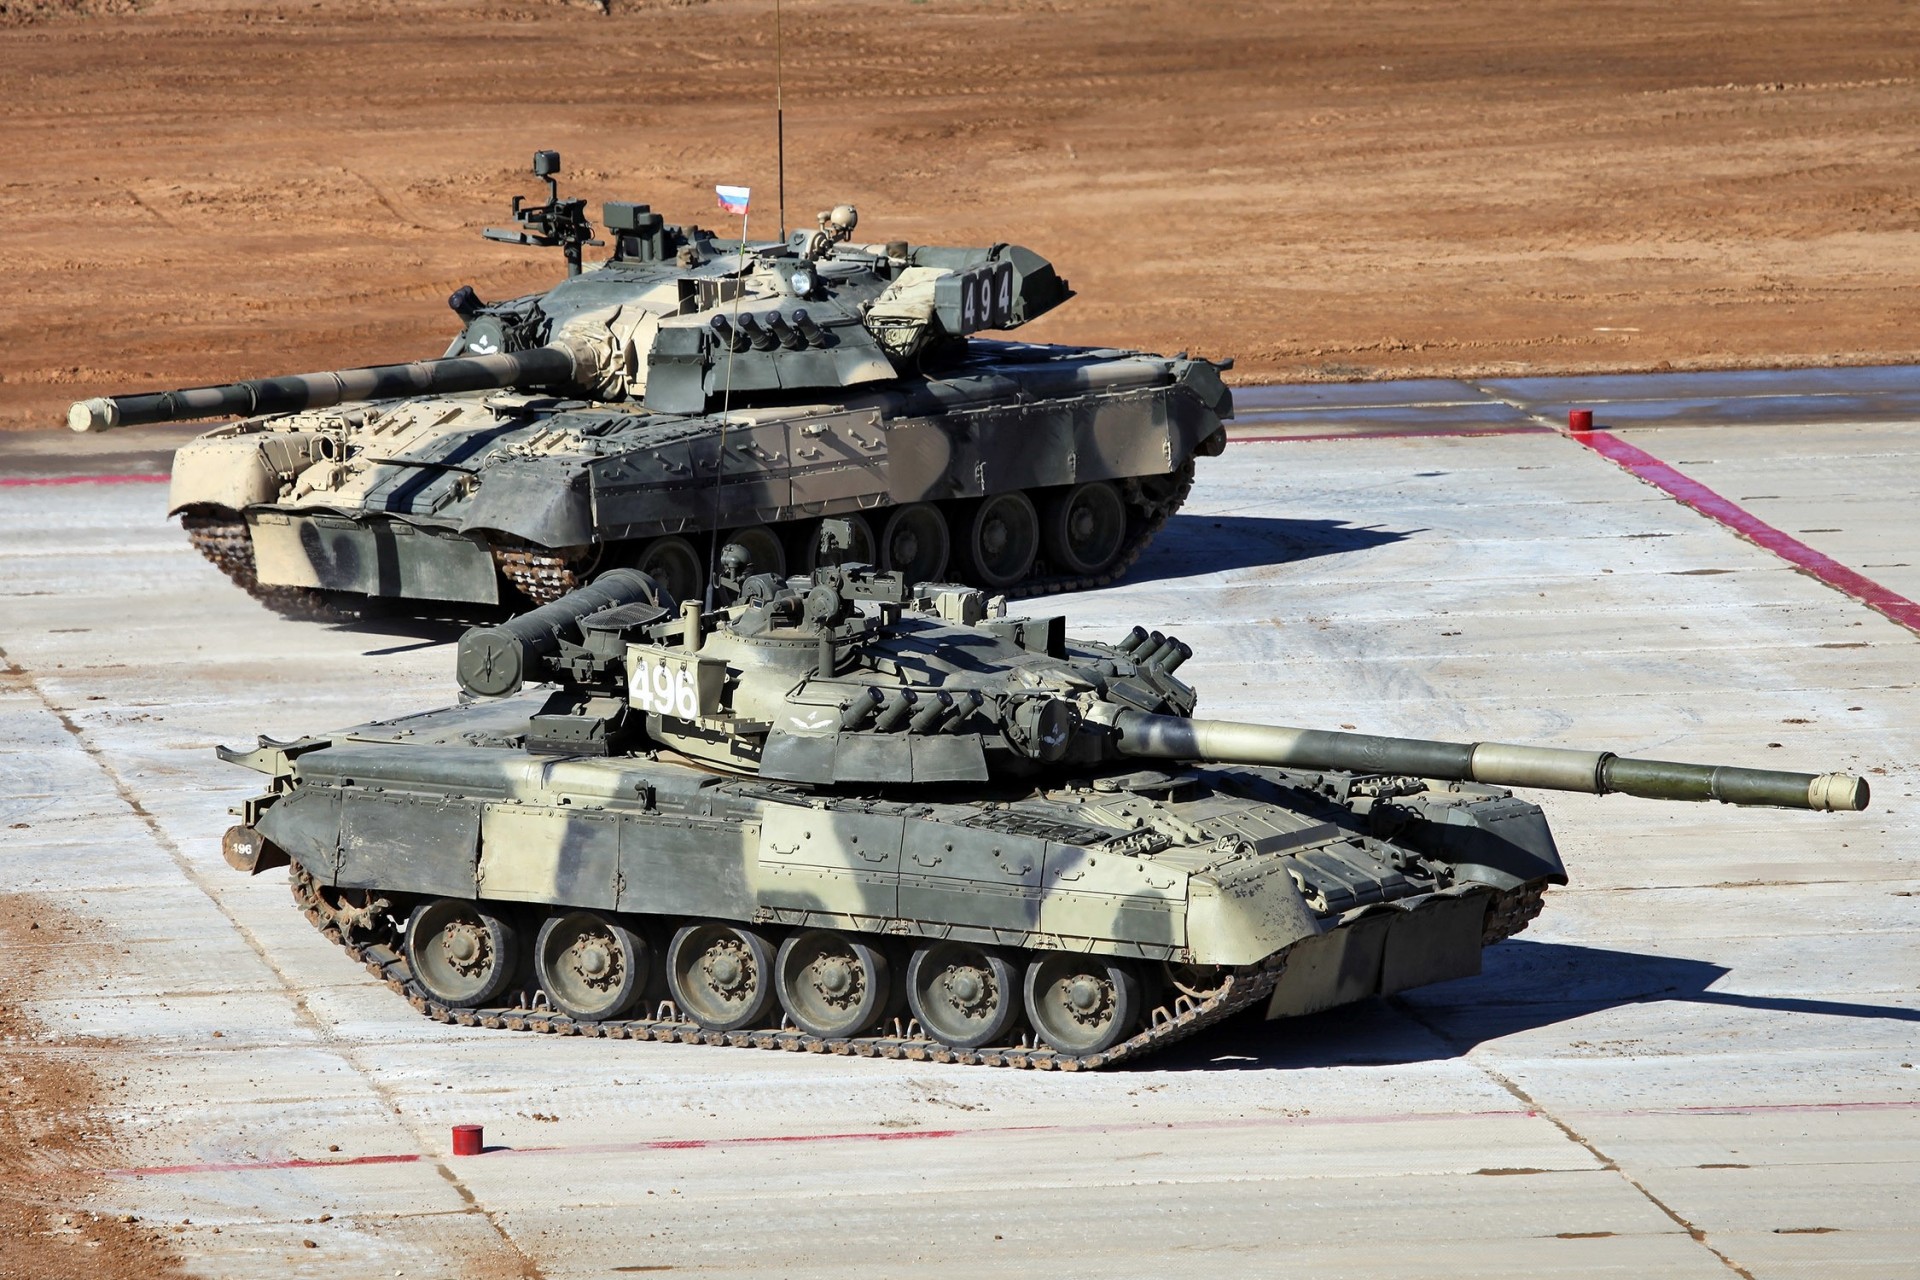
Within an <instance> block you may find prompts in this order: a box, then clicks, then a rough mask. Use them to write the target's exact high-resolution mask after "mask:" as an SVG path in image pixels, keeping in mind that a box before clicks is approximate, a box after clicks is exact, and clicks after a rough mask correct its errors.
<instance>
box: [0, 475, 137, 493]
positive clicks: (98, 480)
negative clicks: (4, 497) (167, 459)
mask: <svg viewBox="0 0 1920 1280" xmlns="http://www.w3.org/2000/svg"><path fill="white" fill-rule="evenodd" d="M170 478H171V477H169V476H164V475H147V474H140V475H117V476H116V475H105V476H5V477H0V488H9V489H10V488H16V487H17V488H24V487H26V486H28V485H44V484H158V483H160V482H161V481H163V480H167V479H170Z"/></svg>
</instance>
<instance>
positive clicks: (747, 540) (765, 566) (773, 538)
mask: <svg viewBox="0 0 1920 1280" xmlns="http://www.w3.org/2000/svg"><path fill="white" fill-rule="evenodd" d="M729 542H737V543H739V544H740V545H741V546H743V547H745V548H746V549H747V554H748V555H749V556H751V557H753V571H754V572H755V573H771V574H775V575H777V576H779V577H782V578H784V577H786V576H787V548H786V544H785V543H783V542H781V541H780V535H779V534H777V533H775V532H774V531H773V530H771V529H769V528H768V527H767V526H766V525H763V524H756V525H753V526H751V527H750V528H746V529H735V530H734V531H733V532H732V533H723V534H721V535H720V545H721V546H723V547H724V546H726V545H727V544H728V543H729ZM676 598H678V597H676Z"/></svg>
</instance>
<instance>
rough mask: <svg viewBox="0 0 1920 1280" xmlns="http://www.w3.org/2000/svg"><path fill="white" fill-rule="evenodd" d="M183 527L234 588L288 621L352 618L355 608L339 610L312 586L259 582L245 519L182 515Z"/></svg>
mask: <svg viewBox="0 0 1920 1280" xmlns="http://www.w3.org/2000/svg"><path fill="white" fill-rule="evenodd" d="M180 527H181V528H182V529H185V530H186V531H187V538H188V539H189V540H190V541H191V542H192V543H193V549H194V550H195V551H198V552H199V553H200V554H201V555H203V556H205V557H206V558H207V559H208V560H210V561H211V562H212V563H213V566H214V567H215V568H217V569H218V570H220V572H222V573H224V574H226V575H227V576H228V577H229V578H231V579H233V582H234V585H235V586H237V587H239V588H240V589H241V590H243V591H245V592H246V593H247V594H248V595H250V596H252V597H253V598H254V599H255V600H258V601H259V602H260V603H261V604H264V605H266V606H267V608H269V609H272V610H273V611H274V612H276V613H280V614H283V615H285V616H286V617H289V618H302V619H314V620H329V619H346V618H352V617H354V616H356V615H355V612H354V611H353V610H352V609H346V608H342V607H340V605H338V604H337V603H335V602H334V601H333V600H332V599H331V598H330V597H329V596H328V595H327V593H326V592H324V591H316V590H314V589H313V588H311V587H276V586H270V585H268V584H266V583H263V582H261V581H260V579H259V577H258V576H257V575H256V573H255V570H254V561H253V534H252V533H251V532H250V531H249V530H248V528H247V522H246V521H244V520H233V519H227V518H224V517H221V516H216V515H193V514H188V515H183V516H181V517H180Z"/></svg>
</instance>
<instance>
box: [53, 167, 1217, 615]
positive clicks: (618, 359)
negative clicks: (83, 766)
mask: <svg viewBox="0 0 1920 1280" xmlns="http://www.w3.org/2000/svg"><path fill="white" fill-rule="evenodd" d="M559 163H560V160H559V156H558V154H556V153H554V152H550V151H543V152H540V153H539V154H538V155H536V157H535V161H534V172H535V173H536V174H538V175H539V176H541V177H542V178H544V179H545V180H546V182H547V184H548V188H549V193H548V199H547V201H546V203H545V204H543V205H537V206H527V207H522V205H521V202H520V200H519V199H518V198H516V199H515V201H514V216H515V220H516V226H515V227H514V228H512V229H508V230H504V231H489V232H488V233H487V234H488V235H489V236H490V237H492V238H495V239H505V240H509V241H513V242H516V243H522V244H536V245H551V246H558V247H560V248H561V249H563V250H564V251H565V253H566V255H567V260H568V263H569V267H570V274H569V275H568V276H567V277H566V278H565V279H564V280H562V281H561V282H560V283H558V284H556V285H554V286H553V287H552V288H551V289H548V290H547V291H545V292H544V293H539V294H534V295H530V296H527V297H522V298H514V299H511V300H509V301H506V302H496V303H486V302H483V301H481V300H480V298H479V296H478V295H476V294H475V292H474V290H473V289H472V288H470V287H463V288H461V289H460V290H459V291H457V292H456V293H455V294H454V295H453V297H452V298H451V299H450V300H449V301H450V303H451V305H452V307H453V309H454V311H455V312H456V313H458V315H459V317H460V320H461V322H462V326H463V327H462V329H461V331H460V333H459V335H458V336H457V337H455V338H454V340H453V342H452V345H451V346H449V347H448V348H447V350H446V353H445V356H444V357H443V358H441V359H436V360H422V361H419V362H417V363H413V364H404V365H387V366H380V367H373V368H363V369H348V370H340V371H335V372H329V373H316V374H301V375H295V376H291V377H276V378H263V379H258V380H255V381H250V382H240V383H233V384H230V385H224V386H215V387H200V388H194V389H190V390H184V391H167V392H157V393H151V394H145V395H131V396H119V397H111V398H102V399H94V400H87V401H82V402H80V403H78V404H75V405H74V406H73V408H72V410H71V412H70V413H69V415H68V422H69V425H71V426H72V427H73V428H74V429H75V430H78V431H100V430H107V429H110V428H113V427H118V426H132V425H141V424H149V423H160V422H175V421H182V420H188V419H194V418H219V417H226V418H238V419H240V420H239V421H236V422H232V423H230V424H228V425H225V426H221V427H217V428H215V429H214V430H212V431H210V432H208V433H207V434H205V435H203V436H200V437H199V438H197V439H195V440H193V441H191V442H189V443H188V444H186V445H184V446H183V447H182V448H181V449H180V450H179V452H178V454H177V456H176V457H175V460H174V468H173V485H172V492H171V494H170V497H169V507H170V510H171V512H172V513H174V514H177V515H179V516H180V517H181V520H182V523H183V524H184V525H185V527H186V529H187V531H188V533H189V534H190V535H191V536H192V538H193V541H194V543H195V545H196V546H198V547H199V548H200V550H201V551H202V552H203V553H204V554H205V555H206V556H207V557H208V558H209V559H211V560H212V561H213V562H214V563H215V564H217V565H219V566H220V567H221V568H222V569H223V570H224V571H225V572H226V573H228V574H229V575H230V576H231V577H232V578H233V579H234V580H235V581H236V582H237V583H239V584H240V585H241V586H243V587H246V588H247V589H248V590H250V591H252V592H254V593H255V594H256V595H259V596H261V597H262V598H264V599H266V600H268V601H269V602H270V603H272V604H275V605H277V606H279V607H282V608H285V609H288V610H290V611H296V612H298V611H307V610H315V609H320V610H325V609H331V608H340V607H345V608H352V607H354V606H356V605H357V604H360V603H364V602H365V601H366V600H367V599H368V598H381V599H391V600H409V601H419V602H432V603H434V604H437V605H439V606H441V607H447V606H455V607H459V606H492V605H499V604H505V605H509V606H512V607H516V608H518V607H524V606H525V605H526V603H527V602H528V601H532V602H534V603H542V602H546V601H550V600H552V599H554V598H556V597H558V596H560V595H562V594H564V593H565V592H567V591H569V590H571V589H572V588H574V587H576V586H579V585H581V584H582V583H584V582H586V581H588V580H589V579H590V578H591V577H592V576H593V575H594V574H596V573H599V572H602V571H604V570H606V569H609V568H615V567H629V568H637V569H640V570H642V571H643V572H646V573H647V574H649V575H650V576H652V577H653V578H655V579H656V580H658V581H660V582H661V583H662V584H664V585H665V586H666V587H667V588H668V589H669V590H670V591H672V592H673V594H674V595H675V596H676V597H677V598H682V599H692V598H697V597H699V596H700V595H701V594H702V592H703V589H704V584H705V580H706V578H707V576H708V573H709V568H710V564H711V560H712V558H713V553H714V551H715V550H716V549H717V547H718V546H719V545H720V544H721V543H722V542H736V543H739V544H741V545H743V546H745V547H747V548H748V549H749V550H750V551H751V552H752V554H753V557H754V559H755V562H756V563H757V564H758V565H759V566H760V567H761V568H762V569H763V570H767V571H770V572H784V571H786V570H787V569H788V568H789V566H790V565H791V567H792V568H793V569H794V570H795V571H804V570H805V569H806V568H808V567H810V563H811V559H810V558H811V552H812V548H813V546H814V544H815V542H816V532H817V530H818V527H819V522H820V519H821V518H822V517H823V516H832V517H837V518H841V519H845V520H847V521H848V522H849V523H850V524H851V525H852V526H853V528H854V537H855V539H856V544H857V550H858V551H859V552H860V553H861V556H862V558H863V559H865V560H867V561H870V562H872V563H876V564H878V565H880V566H881V567H882V568H885V569H888V570H893V571H897V572H899V573H901V574H903V575H904V576H905V577H906V578H907V580H908V581H910V582H917V581H934V580H942V579H947V578H957V579H960V580H964V581H966V582H969V583H972V584H974V585H977V586H981V587H985V588H988V589H990V590H993V591H996V592H1008V593H1012V594H1030V593H1035V592H1050V591H1059V590H1063V589H1072V588H1076V587H1083V586H1091V585H1098V584H1100V583H1104V582H1107V581H1110V580H1111V579H1112V578H1113V577H1114V576H1115V575H1117V574H1118V573H1120V572H1121V571H1122V570H1124V569H1125V568H1126V566H1127V565H1129V564H1131V563H1132V561H1133V559H1134V558H1135V557H1136V556H1137V555H1138V554H1139V552H1140V550H1141V549H1142V548H1143V547H1144V546H1145V545H1146V543H1147V541H1148V540H1149V539H1150V538H1151V537H1152V536H1153V534H1154V533H1155V532H1156V531H1157V530H1158V529H1159V528H1160V526H1161V525H1162V524H1163V523H1164V522H1165V520H1166V519H1167V517H1168V516H1169V515H1170V514H1171V513H1172V512H1173V511H1174V510H1175V509H1177V508H1178V507H1179V505H1180V504H1181V502H1182V501H1183V500H1184V499H1185V497H1186V494H1187V491H1188V489H1189V487H1190V486H1191V484H1192V481H1193V466H1194V459H1195V458H1196V457H1197V456H1202V455H1210V454H1217V453H1219V452H1220V450H1221V449H1222V448H1223V447H1224V446H1225V443H1226V433H1225V428H1224V426H1223V425H1222V423H1223V420H1224V419H1227V418H1230V417H1231V416H1232V412H1233V408H1232V397H1231V395H1230V394H1229V393H1228V391H1227V389H1226V387H1225V385H1224V384H1223V383H1222V382H1221V378H1220V374H1221V372H1222V371H1223V370H1225V369H1226V368H1227V367H1228V365H1229V364H1230V362H1210V361H1207V360H1200V359H1189V358H1187V357H1186V356H1185V355H1184V354H1183V355H1181V356H1178V357H1173V358H1168V357H1163V356H1156V355H1149V354H1145V353H1143V352H1137V351H1119V350H1092V349H1086V348H1078V347H1061V346H1039V345H1033V344H1028V343H1019V342H1010V341H1005V340H988V339H985V338H980V337H975V336H973V335H976V334H980V333H986V332H995V331H1002V330H1009V329H1015V328H1018V327H1019V326H1020V325H1023V324H1025V323H1026V322H1028V321H1029V320H1032V319H1034V318H1036V317H1038V316H1040V315H1043V314H1045V313H1046V312H1048V311H1050V310H1052V309H1053V308H1054V307H1056V306H1058V305H1059V304H1060V303H1062V302H1064V301H1066V300H1067V299H1068V298H1069V297H1071V296H1072V290H1070V289H1069V288H1068V287H1067V283H1066V281H1064V280H1062V279H1061V278H1060V276H1059V275H1058V274H1057V273H1056V272H1055V271H1054V269H1053V266H1052V265H1051V264H1050V263H1049V262H1048V261H1047V260H1046V259H1044V258H1042V257H1040V256H1039V255H1038V254H1036V253H1034V252H1032V251H1031V250H1028V249H1024V248H1021V247H1020V246H1018V245H1010V244H995V245H988V246H982V247H978V248H943V247H939V246H935V245H914V244H909V243H907V242H905V241H891V242H885V243H872V244H861V243H856V242H855V241H854V239H853V232H854V230H855V227H856V225H857V224H858V218H857V215H856V214H855V211H854V210H853V209H852V208H851V207H850V206H846V205H841V206H839V207H837V208H835V209H832V210H829V211H828V212H826V213H823V214H821V215H820V219H819V227H818V229H817V230H815V231H811V232H797V233H795V234H794V235H793V236H792V237H790V238H789V239H787V240H785V241H775V242H771V243H744V244H743V243H741V242H738V241H731V240H723V239H721V238H719V237H717V236H715V235H714V234H713V233H711V232H708V231H704V230H702V229H700V228H699V227H694V226H673V225H668V224H667V223H666V222H665V221H664V220H663V219H662V217H661V215H660V214H658V213H656V212H654V211H652V210H651V209H649V208H648V207H647V206H646V205H644V204H634V203H631V202H619V201H614V202H609V203H607V204H606V205H605V206H604V207H603V210H602V222H603V224H604V226H605V235H606V241H605V243H606V244H607V245H609V246H610V247H611V252H610V255H609V256H608V257H606V258H605V259H603V260H600V261H596V262H592V263H585V262H583V255H582V249H583V246H586V245H590V244H591V245H600V244H602V241H601V240H599V239H595V238H594V236H595V234H596V232H595V230H594V228H593V226H592V225H591V224H590V223H589V222H588V221H587V218H586V214H585V203H586V202H585V201H584V200H579V199H561V198H560V196H559V195H558V192H557V187H556V186H555V180H554V177H553V175H554V173H556V172H557V171H558V169H559Z"/></svg>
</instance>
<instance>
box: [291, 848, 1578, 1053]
mask: <svg viewBox="0 0 1920 1280" xmlns="http://www.w3.org/2000/svg"><path fill="white" fill-rule="evenodd" d="M289 875H290V880H291V884H292V888H293V900H294V901H295V902H296V903H298V904H299V907H300V911H301V913H302V914H303V915H305V916H306V917H307V921H308V923H310V924H311V925H313V927H314V928H316V929H318V930H319V931H320V933H321V935H322V936H323V937H326V938H327V939H329V940H330V941H332V942H333V943H334V944H335V945H337V946H339V947H340V948H341V949H342V950H344V951H346V952H347V954H349V955H351V956H352V957H353V958H354V959H356V960H358V961H359V962H360V963H361V964H363V965H365V966H366V967H367V971H368V972H369V973H371V974H373V976H374V977H376V978H378V979H380V980H381V981H382V982H384V983H386V984H387V986H388V987H390V988H391V989H392V990H394V991H396V992H398V993H399V994H401V995H403V996H405V997H406V998H407V1003H408V1004H410V1005H412V1006H413V1007H414V1008H415V1009H417V1010H418V1011H420V1012H421V1013H424V1014H426V1015H427V1016H428V1017H429V1018H432V1019H433V1020H434V1021H435V1022H446V1023H451V1024H453V1025H455V1026H462V1027H486V1028H488V1029H489V1030H495V1031H500V1030H505V1031H539V1032H544V1033H546V1034H548V1035H573V1036H598V1037H602V1038H605V1039H610V1040H661V1041H666V1042H668V1043H678V1044H709V1045H715V1046H722V1047H728V1048H735V1049H784V1050H786V1051H787V1052H789V1053H802V1052H804V1053H834V1054H840V1055H842V1056H846V1055H854V1056H858V1057H862V1058H893V1059H897V1060H898V1059H904V1060H907V1061H912V1062H941V1063H949V1064H953V1065H958V1066H970V1067H1023V1068H1026V1069H1028V1070H1039V1071H1091V1070H1094V1069H1096V1068H1099V1067H1110V1066H1114V1065H1116V1064H1118V1063H1121V1062H1127V1061H1131V1060H1132V1059H1135V1058H1142V1057H1145V1056H1146V1055H1147V1054H1150V1053H1152V1052H1154V1051H1155V1050H1157V1049H1162V1048H1165V1047H1166V1046H1167V1045H1170V1044H1173V1043H1175V1042H1176V1041H1180V1040H1185V1039H1186V1038H1187V1037H1188V1036H1191V1035H1195V1034H1198V1033H1199V1032H1201V1031H1204V1030H1206V1029H1207V1028H1208V1027H1211V1026H1213V1025H1214V1024H1216V1023H1219V1022H1224V1021H1226V1020H1227V1019H1228V1018H1231V1017H1233V1016H1234V1015H1235V1014H1237V1013H1241V1012H1243V1011H1245V1010H1247V1009H1250V1008H1253V1007H1254V1006H1255V1005H1257V1004H1259V1003H1260V1002H1261V1001H1263V1000H1265V999H1266V998H1267V997H1268V996H1269V995H1271V994H1272V993H1273V988H1274V986H1275V985H1276V984H1277V983H1278V982H1279V981H1280V975H1281V974H1282V973H1284V972H1285V971H1286V966H1287V953H1286V952H1284V951H1282V952H1279V953H1277V954H1275V955H1271V956H1268V957H1267V959H1266V960H1265V961H1263V962H1262V963H1261V964H1259V965H1249V966H1247V967H1246V968H1245V969H1241V970H1237V971H1235V972H1234V973H1232V974H1229V975H1228V977H1227V979H1226V981H1225V982H1223V983H1222V984H1221V986H1220V989H1219V990H1218V991H1215V992H1214V993H1213V994H1211V995H1209V996H1206V997H1204V998H1202V999H1198V1000H1194V999H1190V998H1188V997H1181V998H1179V999H1177V1000H1176V1001H1175V1002H1174V1004H1173V1005H1172V1006H1167V1005H1161V1006H1158V1007H1156V1008H1155V1009H1154V1011H1153V1013H1152V1015H1151V1021H1150V1025H1149V1026H1148V1027H1147V1029H1146V1030H1144V1031H1141V1032H1139V1033H1138V1034H1136V1035H1135V1036H1133V1037H1132V1038H1131V1039H1129V1040H1125V1041H1122V1042H1121V1043H1120V1044H1117V1045H1115V1046H1114V1047H1113V1048H1111V1049H1109V1050H1107V1051H1106V1052H1104V1053H1090V1054H1079V1055H1076V1054H1066V1053H1057V1052H1055V1051H1054V1050H1052V1049H1049V1048H1046V1047H1044V1046H1040V1047H1036V1046H1033V1045H1014V1046H1008V1047H1002V1048H989V1049H954V1048H951V1047H949V1046H947V1045H944V1044H941V1043H940V1042H939V1041H937V1040H932V1039H929V1038H927V1037H925V1036H922V1035H915V1034H913V1033H914V1032H915V1031H916V1030H917V1029H918V1024H916V1023H913V1022H910V1021H909V1022H905V1023H902V1022H900V1021H896V1022H895V1023H894V1028H895V1030H896V1033H897V1034H894V1035H885V1036H859V1037H856V1038H853V1039H847V1040H825V1039H822V1038H821V1037H819V1036H813V1035H808V1034H807V1033H806V1032H804V1031H800V1030H797V1029H795V1028H793V1027H791V1026H782V1027H779V1028H776V1029H772V1030H759V1031H708V1030H705V1029H704V1028H702V1027H700V1026H699V1025H698V1024H697V1023H695V1022H693V1021H692V1020H690V1019H688V1018H685V1017H682V1016H681V1015H680V1014H679V1013H678V1012H677V1011H675V1010H674V1009H673V1006H672V1005H671V1004H670V1003H669V1004H664V1005H662V1006H661V1007H660V1008H659V1009H658V1010H656V1011H655V1012H656V1014H658V1015H660V1016H656V1017H653V1018H622V1019H618V1020H614V1021H608V1022H576V1021H574V1020H573V1019H572V1018H569V1017H567V1016H566V1015H565V1014H558V1013H554V1012H552V1011H550V1010H541V1009H533V1008H528V1007H525V1006H517V1007H514V1008H510V1009H509V1008H495V1009H453V1008H449V1007H448V1006H447V1005H444V1004H442V1003H441V1002H439V1001H438V1000H435V999H434V998H433V997H432V996H430V995H428V994H427V992H426V990H425V989H424V988H423V987H421V986H420V984H419V983H418V982H417V981H415V980H414V977H413V969H412V967H411V966H410V965H408V963H407V959H406V957H405V956H404V955H401V954H400V953H399V952H398V951H396V950H394V949H393V948H392V947H389V946H387V945H385V944H383V943H358V942H354V941H353V940H352V939H350V938H348V937H347V936H346V933H345V932H344V931H343V930H342V929H341V928H340V926H339V924H338V923H337V922H336V920H335V919H334V917H333V916H332V915H331V914H330V913H329V912H328V910H327V908H326V906H325V905H324V904H323V903H322V902H321V899H320V894H319V883H318V882H317V881H316V880H315V879H314V878H313V876H311V875H310V874H308V873H307V871H306V870H305V869H304V868H303V867H301V865H300V864H299V863H298V862H295V863H293V864H292V865H291V866H290V868H289ZM1544 892H1545V888H1544V886H1539V885H1523V886H1522V887H1520V888H1518V889H1512V890H1508V891H1507V892H1505V893H1501V894H1497V895H1495V897H1494V900H1493V902H1492V903H1491V904H1490V905H1489V906H1488V908H1487V939H1488V941H1489V942H1492V941H1496V940H1497V939H1498V938H1504V937H1510V936H1511V935H1513V934H1515V933H1518V932H1519V931H1520V930H1521V929H1524V928H1526V925H1527V922H1528V921H1529V920H1531V919H1533V917H1534V916H1536V915H1538V914H1539V912H1540V905H1541V903H1540V896H1541V894H1542V893H1544ZM1496 920H1498V921H1500V922H1501V923H1500V928H1501V929H1503V930H1504V931H1503V932H1499V933H1498V934H1497V936H1496V931H1495V930H1496V925H1495V922H1496ZM1509 921H1512V922H1513V923H1512V924H1511V927H1508V922H1509Z"/></svg>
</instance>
